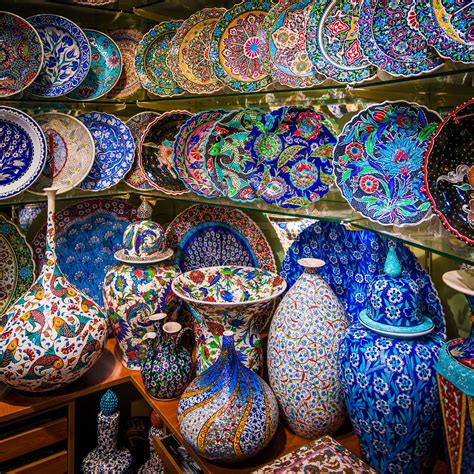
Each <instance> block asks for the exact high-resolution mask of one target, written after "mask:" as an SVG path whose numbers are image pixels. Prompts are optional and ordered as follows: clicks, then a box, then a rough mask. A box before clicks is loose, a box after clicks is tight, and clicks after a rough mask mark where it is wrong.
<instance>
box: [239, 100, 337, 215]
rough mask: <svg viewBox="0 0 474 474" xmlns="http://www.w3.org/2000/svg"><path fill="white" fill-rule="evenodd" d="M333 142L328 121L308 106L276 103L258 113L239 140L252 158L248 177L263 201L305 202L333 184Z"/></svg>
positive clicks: (283, 204) (290, 205) (297, 204)
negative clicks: (277, 106) (245, 137)
mask: <svg viewBox="0 0 474 474" xmlns="http://www.w3.org/2000/svg"><path fill="white" fill-rule="evenodd" d="M335 143H336V131H335V130H334V127H333V125H332V124H331V122H329V120H327V119H326V118H325V117H324V115H322V114H320V113H318V112H316V111H315V110H313V109H311V108H299V107H282V108H281V109H278V110H275V111H274V112H270V113H268V114H265V115H262V116H261V117H260V119H259V120H258V121H257V122H256V125H255V127H254V128H253V130H252V131H251V132H250V134H249V137H248V140H247V143H246V144H245V147H246V149H247V151H248V152H249V153H250V155H251V158H252V161H251V163H250V166H249V168H250V169H251V171H249V173H248V174H247V177H248V181H249V183H250V185H251V186H252V187H253V189H254V190H255V192H256V193H257V195H258V196H260V197H261V198H262V199H263V200H264V201H266V202H268V203H269V204H276V205H278V206H280V207H284V208H296V207H301V206H307V205H308V204H310V203H312V202H316V201H318V200H319V199H321V198H322V197H323V196H324V195H325V194H326V193H327V192H328V190H329V188H330V187H331V185H332V184H333V182H334V178H333V166H332V151H333V148H334V145H335Z"/></svg>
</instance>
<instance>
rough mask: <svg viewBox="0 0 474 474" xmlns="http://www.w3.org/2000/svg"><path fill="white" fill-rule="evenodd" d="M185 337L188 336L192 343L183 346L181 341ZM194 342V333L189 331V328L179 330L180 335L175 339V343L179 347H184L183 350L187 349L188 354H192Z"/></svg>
mask: <svg viewBox="0 0 474 474" xmlns="http://www.w3.org/2000/svg"><path fill="white" fill-rule="evenodd" d="M186 335H190V338H189V339H190V341H192V342H191V343H189V344H183V343H182V339H183V337H184V336H186ZM195 342H196V337H195V335H194V331H193V330H192V329H191V328H183V329H181V331H180V333H179V334H178V338H177V343H178V344H179V345H181V346H182V347H184V348H185V349H187V350H188V351H189V352H192V351H193V348H194V344H195Z"/></svg>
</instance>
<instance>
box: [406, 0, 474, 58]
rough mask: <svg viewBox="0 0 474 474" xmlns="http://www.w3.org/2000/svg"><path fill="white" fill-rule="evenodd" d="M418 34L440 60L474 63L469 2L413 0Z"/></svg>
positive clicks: (472, 7)
mask: <svg viewBox="0 0 474 474" xmlns="http://www.w3.org/2000/svg"><path fill="white" fill-rule="evenodd" d="M415 12H416V21H417V22H418V25H417V26H418V28H419V31H420V33H421V34H422V35H423V36H424V37H425V38H426V41H427V43H428V44H429V45H430V46H433V47H434V48H435V49H436V51H438V54H439V55H440V56H442V57H443V58H448V59H452V60H453V61H459V62H462V63H472V62H474V40H473V35H472V26H473V18H474V4H473V2H472V0H416V5H415Z"/></svg>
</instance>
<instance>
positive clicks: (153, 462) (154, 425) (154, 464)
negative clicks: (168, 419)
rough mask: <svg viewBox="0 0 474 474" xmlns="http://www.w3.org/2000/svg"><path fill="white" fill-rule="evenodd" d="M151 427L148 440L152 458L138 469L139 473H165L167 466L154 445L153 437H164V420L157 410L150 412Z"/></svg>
mask: <svg viewBox="0 0 474 474" xmlns="http://www.w3.org/2000/svg"><path fill="white" fill-rule="evenodd" d="M150 421H151V427H150V430H149V431H148V442H149V444H150V459H148V461H146V462H145V463H144V464H143V465H142V467H141V468H140V469H139V470H138V474H163V473H164V472H165V468H164V465H163V461H162V460H161V458H160V456H159V454H158V453H157V452H156V449H155V447H154V445H153V438H155V437H156V438H163V436H164V433H163V430H162V426H163V422H162V421H161V420H160V418H159V417H158V415H157V414H156V412H154V411H152V412H151V414H150Z"/></svg>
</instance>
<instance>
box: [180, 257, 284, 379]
mask: <svg viewBox="0 0 474 474" xmlns="http://www.w3.org/2000/svg"><path fill="white" fill-rule="evenodd" d="M172 289H173V291H174V293H175V294H176V295H177V296H178V297H179V298H181V299H182V300H184V301H185V302H186V303H188V307H189V309H190V310H191V313H192V315H193V317H194V330H195V334H196V349H197V350H196V371H197V373H198V374H199V373H201V372H203V371H204V370H206V369H208V368H209V367H210V366H211V365H212V364H213V363H214V362H215V361H216V360H217V358H218V356H219V353H220V347H219V342H220V338H221V336H222V334H223V333H224V331H225V330H227V331H232V332H233V333H234V341H235V347H236V349H237V351H238V353H239V358H240V360H241V361H242V362H243V363H244V365H246V366H247V367H249V368H250V369H252V370H254V371H255V372H260V370H261V369H262V367H263V350H262V341H261V338H260V334H259V333H258V332H257V331H256V329H255V326H254V317H255V316H256V315H259V314H268V311H269V305H271V304H273V300H274V299H275V298H276V297H277V296H279V295H280V294H281V293H283V291H285V289H286V282H285V280H284V279H283V278H281V277H280V276H279V275H276V274H275V273H272V272H269V271H267V270H263V269H261V268H252V267H237V266H229V267H207V268H201V269H199V270H194V271H190V272H186V273H183V274H181V275H179V276H177V277H176V278H175V279H174V280H173V283H172Z"/></svg>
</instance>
